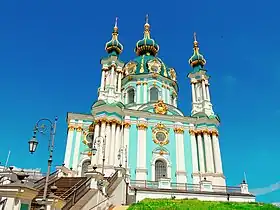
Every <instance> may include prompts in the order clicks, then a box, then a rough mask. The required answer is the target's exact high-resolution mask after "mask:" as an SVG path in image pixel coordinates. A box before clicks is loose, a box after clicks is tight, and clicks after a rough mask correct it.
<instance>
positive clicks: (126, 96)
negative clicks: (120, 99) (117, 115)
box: [124, 86, 137, 104]
mask: <svg viewBox="0 0 280 210" xmlns="http://www.w3.org/2000/svg"><path fill="white" fill-rule="evenodd" d="M130 89H132V90H134V99H133V102H134V103H136V94H137V91H136V88H135V87H133V86H129V87H127V88H126V89H125V90H124V94H125V104H129V103H128V91H129V90H130Z"/></svg>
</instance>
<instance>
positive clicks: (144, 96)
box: [143, 81, 148, 103]
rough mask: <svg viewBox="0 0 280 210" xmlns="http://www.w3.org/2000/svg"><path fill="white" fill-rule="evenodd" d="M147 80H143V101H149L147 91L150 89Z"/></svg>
mask: <svg viewBox="0 0 280 210" xmlns="http://www.w3.org/2000/svg"><path fill="white" fill-rule="evenodd" d="M147 88H148V87H147V82H146V81H145V82H143V91H144V92H143V103H147V100H148V99H147V93H148V89H147Z"/></svg>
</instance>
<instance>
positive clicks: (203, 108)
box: [188, 33, 214, 116]
mask: <svg viewBox="0 0 280 210" xmlns="http://www.w3.org/2000/svg"><path fill="white" fill-rule="evenodd" d="M189 64H190V65H191V67H192V71H191V72H190V73H189V74H188V77H189V78H190V80H191V86H192V111H191V115H192V116H193V115H196V114H199V113H204V114H206V115H207V116H211V115H214V112H213V109H212V104H211V100H210V91H209V85H210V84H209V76H208V74H207V73H206V72H207V71H206V69H204V65H205V64H206V60H205V59H204V57H203V55H202V54H200V53H199V48H198V41H197V40H196V33H194V42H193V55H192V56H191V58H190V59H189Z"/></svg>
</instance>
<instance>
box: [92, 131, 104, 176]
mask: <svg viewBox="0 0 280 210" xmlns="http://www.w3.org/2000/svg"><path fill="white" fill-rule="evenodd" d="M101 142H102V144H103V145H102V155H103V156H102V175H103V176H104V164H105V147H106V135H105V138H104V137H103V136H97V137H96V138H95V139H94V142H93V148H92V155H93V156H94V155H96V152H97V148H96V145H97V146H98V148H100V144H101Z"/></svg>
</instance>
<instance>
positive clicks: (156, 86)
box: [148, 85, 162, 102]
mask: <svg viewBox="0 0 280 210" xmlns="http://www.w3.org/2000/svg"><path fill="white" fill-rule="evenodd" d="M152 88H156V89H157V90H158V100H160V99H162V91H161V88H160V87H159V86H158V85H155V86H154V85H150V86H149V88H148V102H151V94H150V91H151V89H152ZM152 102H156V101H152Z"/></svg>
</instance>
